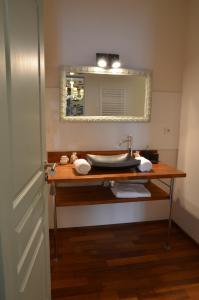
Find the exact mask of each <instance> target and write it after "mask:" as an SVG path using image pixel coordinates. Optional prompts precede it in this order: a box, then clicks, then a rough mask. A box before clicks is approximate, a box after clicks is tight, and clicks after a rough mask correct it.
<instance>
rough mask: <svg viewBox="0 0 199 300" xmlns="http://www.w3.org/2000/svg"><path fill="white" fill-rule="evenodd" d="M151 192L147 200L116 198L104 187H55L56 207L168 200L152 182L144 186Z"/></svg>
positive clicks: (166, 194)
mask: <svg viewBox="0 0 199 300" xmlns="http://www.w3.org/2000/svg"><path fill="white" fill-rule="evenodd" d="M145 187H146V188H147V189H148V190H149V191H150V192H151V197H147V198H116V197H115V196H114V195H113V193H112V192H111V190H110V188H108V187H104V186H81V187H78V186H76V187H56V206H57V207H62V206H74V205H95V204H109V203H123V202H138V201H152V200H153V201H154V200H168V199H169V194H168V193H166V192H165V191H164V190H162V189H161V188H160V187H158V186H157V185H155V184H154V183H152V182H148V183H146V184H145Z"/></svg>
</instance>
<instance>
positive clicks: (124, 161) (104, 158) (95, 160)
mask: <svg viewBox="0 0 199 300" xmlns="http://www.w3.org/2000/svg"><path fill="white" fill-rule="evenodd" d="M86 159H87V161H88V162H89V164H90V165H91V166H92V167H97V168H111V169H113V168H114V169H116V168H130V167H135V166H138V165H139V164H140V160H138V159H134V158H133V157H131V156H129V154H128V153H125V154H119V155H94V154H87V155H86Z"/></svg>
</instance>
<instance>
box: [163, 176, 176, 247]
mask: <svg viewBox="0 0 199 300" xmlns="http://www.w3.org/2000/svg"><path fill="white" fill-rule="evenodd" d="M173 189H174V178H171V181H170V186H169V219H168V233H167V241H166V244H165V249H166V250H170V249H171V241H170V239H171V229H172V213H173Z"/></svg>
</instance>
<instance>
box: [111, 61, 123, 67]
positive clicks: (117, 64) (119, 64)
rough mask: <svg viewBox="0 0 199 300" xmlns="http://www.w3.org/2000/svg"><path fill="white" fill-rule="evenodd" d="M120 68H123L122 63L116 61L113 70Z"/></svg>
mask: <svg viewBox="0 0 199 300" xmlns="http://www.w3.org/2000/svg"><path fill="white" fill-rule="evenodd" d="M120 66H121V63H120V61H119V60H116V61H114V62H113V63H112V68H113V69H118V68H120Z"/></svg>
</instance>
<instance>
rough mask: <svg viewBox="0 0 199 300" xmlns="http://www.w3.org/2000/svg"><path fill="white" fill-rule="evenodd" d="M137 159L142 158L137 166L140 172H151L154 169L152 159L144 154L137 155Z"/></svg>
mask: <svg viewBox="0 0 199 300" xmlns="http://www.w3.org/2000/svg"><path fill="white" fill-rule="evenodd" d="M135 159H138V160H140V164H139V165H138V166H137V168H138V170H140V172H150V171H151V170H152V163H151V162H150V160H148V159H146V158H145V157H143V156H137V157H135Z"/></svg>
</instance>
